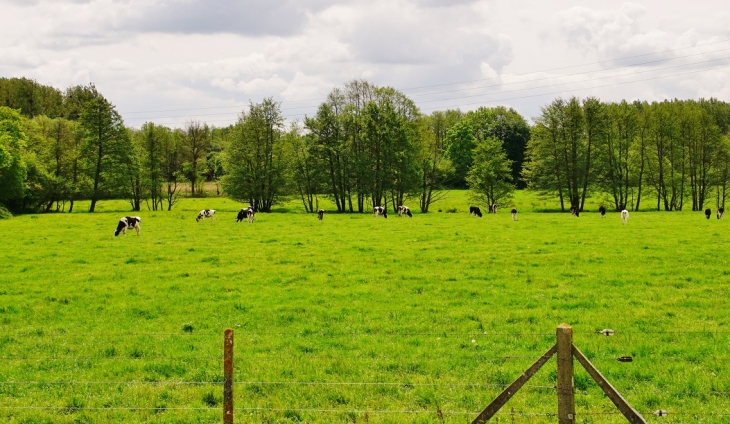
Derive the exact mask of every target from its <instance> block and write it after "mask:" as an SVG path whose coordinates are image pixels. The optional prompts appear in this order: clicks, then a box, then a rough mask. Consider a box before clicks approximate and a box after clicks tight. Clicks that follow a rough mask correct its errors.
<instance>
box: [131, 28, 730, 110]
mask: <svg viewBox="0 0 730 424" xmlns="http://www.w3.org/2000/svg"><path fill="white" fill-rule="evenodd" d="M728 41H730V39H725V40H720V41H713V42H710V43H703V44H697V45H696V46H690V47H680V48H676V49H668V50H661V51H658V52H653V53H645V54H639V55H634V56H624V57H619V58H613V59H606V60H600V61H597V62H589V63H583V64H578V65H569V66H562V67H557V68H549V69H543V70H538V71H532V72H526V73H522V74H515V75H511V76H510V77H519V76H525V75H532V74H537V73H541V72H550V71H558V70H562V69H570V68H578V67H582V66H589V65H597V64H601V63H608V62H617V61H621V60H626V59H634V58H637V57H646V56H653V55H657V54H662V53H668V52H673V51H677V50H687V49H694V48H697V47H703V46H709V45H713V44H720V43H725V42H728ZM718 51H723V50H718ZM713 52H714V51H710V52H704V53H697V54H695V55H700V54H707V53H713ZM695 55H688V56H680V57H676V58H669V59H663V60H673V59H679V58H681V57H689V56H695ZM647 63H652V62H647ZM639 65H641V64H634V65H626V66H624V67H630V66H639ZM618 68H621V67H618ZM610 69H617V68H609V69H607V70H610ZM599 71H604V70H599ZM495 79H497V78H481V79H476V80H467V81H457V82H450V83H444V84H435V85H424V86H420V87H409V88H404V89H402V90H401V91H409V90H420V89H423V88H433V87H443V86H447V85H458V84H468V83H472V82H480V81H490V80H495ZM457 91H458V90H457ZM325 99H326V97H319V98H312V99H300V100H287V101H283V102H282V103H294V102H310V101H321V100H325ZM245 106H247V105H246V104H241V105H232V106H211V107H202V108H185V109H166V110H146V111H132V112H123V113H124V114H135V113H154V112H179V111H184V110H206V109H223V108H233V107H245Z"/></svg>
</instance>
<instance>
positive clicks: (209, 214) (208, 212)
mask: <svg viewBox="0 0 730 424" xmlns="http://www.w3.org/2000/svg"><path fill="white" fill-rule="evenodd" d="M214 217H215V211H214V210H213V209H203V210H202V211H200V212H198V217H197V218H195V222H199V221H200V220H201V219H203V220H204V219H205V218H210V223H211V224H212V223H213V219H214Z"/></svg>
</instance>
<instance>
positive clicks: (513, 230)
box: [0, 192, 730, 423]
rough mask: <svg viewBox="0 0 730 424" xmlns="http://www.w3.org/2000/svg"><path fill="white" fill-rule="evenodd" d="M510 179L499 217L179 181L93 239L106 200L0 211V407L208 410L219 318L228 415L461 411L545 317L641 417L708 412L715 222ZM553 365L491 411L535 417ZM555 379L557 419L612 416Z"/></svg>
mask: <svg viewBox="0 0 730 424" xmlns="http://www.w3.org/2000/svg"><path fill="white" fill-rule="evenodd" d="M520 196H521V197H520ZM526 196H527V195H526V194H523V193H520V194H519V195H518V198H517V204H518V208H519V209H520V213H519V218H518V221H516V222H513V221H512V218H511V216H510V213H509V210H508V209H505V208H502V209H501V210H500V211H499V212H498V213H497V214H496V215H490V214H486V209H485V208H483V209H482V210H483V211H484V212H485V214H484V217H483V218H481V219H480V218H475V217H469V215H468V205H469V202H468V201H467V200H466V198H465V196H464V193H462V192H452V193H451V194H450V197H449V199H447V200H446V201H444V202H442V203H439V204H436V205H435V207H434V208H433V211H434V212H432V213H429V214H425V215H422V214H420V213H418V212H417V208H416V207H415V206H416V204H415V202H412V204H411V205H410V206H411V209H412V210H413V212H414V217H413V218H412V219H409V218H398V217H397V215H396V214H393V213H391V214H389V218H388V219H383V218H374V217H373V216H372V215H370V214H363V215H357V214H355V215H349V214H341V215H338V214H335V213H327V214H326V215H325V216H324V220H323V221H318V220H317V218H316V215H315V214H309V215H307V214H304V213H302V211H301V208H300V207H298V206H297V204H296V203H291V205H288V206H287V207H286V208H280V209H279V210H278V212H277V213H271V214H262V213H259V214H257V215H256V222H255V223H254V224H253V225H249V224H248V223H246V222H243V223H238V224H236V223H235V222H234V221H235V217H236V212H237V211H238V209H239V208H240V207H242V205H241V204H239V203H236V202H233V201H232V200H229V199H221V198H209V199H183V200H181V201H180V203H179V205H178V206H177V207H176V208H175V209H174V210H173V211H171V212H150V211H142V212H140V213H134V214H133V215H140V216H141V217H142V223H141V227H142V233H141V236H140V237H137V236H136V235H134V231H128V235H127V236H126V237H125V236H119V237H117V238H114V237H113V234H112V233H113V231H114V229H115V227H116V224H117V221H118V220H119V218H120V217H122V216H125V215H130V214H132V213H130V212H128V211H127V205H126V204H125V203H124V202H121V201H114V202H112V201H109V202H101V203H100V205H99V206H100V207H99V212H97V213H94V214H87V213H73V214H46V215H24V216H18V217H15V218H13V219H10V220H3V221H0V245H2V252H3V253H2V255H0V270H1V271H0V357H1V358H2V360H0V421H3V422H11V423H46V422H48V423H71V422H74V423H75V422H82V423H97V422H98V423H101V422H155V423H157V422H159V423H163V422H165V423H167V422H220V420H221V415H222V413H221V405H220V402H221V397H222V387H221V385H220V382H221V381H222V360H221V359H222V345H223V337H222V335H223V330H224V329H225V328H228V327H230V328H233V329H234V330H235V331H236V333H235V341H236V354H235V368H236V369H235V381H236V386H235V403H236V422H242V423H243V422H246V423H248V422H251V423H254V422H255V423H261V422H266V423H274V422H311V423H329V422H358V423H361V422H370V423H412V422H416V423H440V422H447V423H466V422H470V420H471V419H472V418H473V417H474V416H475V415H476V413H478V411H481V409H482V408H483V407H484V406H486V405H487V404H488V403H489V402H490V401H491V400H492V399H493V398H494V397H495V396H496V395H497V394H498V393H499V391H500V390H501V387H502V385H504V384H508V383H510V382H511V381H512V380H513V379H514V378H516V377H517V376H518V375H519V374H520V373H522V372H523V371H524V370H525V369H526V368H527V367H528V366H529V365H530V364H532V362H534V361H535V360H536V359H537V357H538V356H540V355H541V354H542V353H543V352H544V351H545V350H547V349H548V348H549V347H550V346H552V344H553V343H554V340H555V327H556V326H557V325H559V324H561V323H563V322H565V323H569V324H571V325H572V326H573V328H574V331H575V344H576V345H577V346H578V347H579V348H580V349H581V350H582V351H583V352H584V353H585V354H586V355H587V356H588V357H589V358H590V359H591V360H592V361H593V363H594V364H595V365H596V366H597V367H598V369H599V370H601V372H602V373H603V374H604V375H605V376H606V377H607V378H608V379H609V380H610V381H611V382H612V383H613V385H614V386H615V387H616V388H617V389H618V390H619V391H620V392H621V393H622V394H623V395H624V397H625V398H626V399H627V400H628V401H629V402H630V403H631V404H632V405H633V406H634V407H635V408H636V409H637V410H639V411H640V412H641V413H642V414H643V415H644V417H645V418H647V419H648V420H649V421H650V422H662V423H668V422H672V423H680V422H704V423H719V422H728V421H729V420H730V352H729V348H730V301H729V298H728V296H730V287H729V286H728V280H729V279H730V267H728V254H729V253H730V245H729V242H728V240H729V237H728V236H729V235H730V221H728V220H727V219H725V220H720V221H718V220H717V219H715V218H714V216H713V218H712V219H711V220H706V219H705V218H704V216H703V214H702V213H701V212H681V213H666V212H637V213H634V212H632V213H631V217H630V219H629V223H628V225H626V226H623V225H621V219H620V217H619V214H618V213H616V212H609V213H608V215H607V216H606V218H604V219H601V218H600V217H599V215H598V213H597V212H594V213H589V212H586V213H582V214H581V216H580V218H573V217H571V216H570V214H568V213H537V212H534V211H533V209H539V208H540V207H541V204H540V203H539V202H538V201H537V200H534V199H532V200H531V199H527V197H526ZM521 203H522V204H530V205H531V206H530V207H524V206H523V207H520V206H519V205H520V204H521ZM204 208H210V209H216V211H217V212H216V221H215V223H213V224H211V223H210V221H209V220H205V221H204V222H200V223H196V222H195V216H196V214H197V212H198V211H199V210H201V209H204ZM325 208H326V207H325ZM449 208H458V213H446V210H447V209H449ZM438 209H442V210H443V212H437V210H438ZM78 210H83V205H79V207H78ZM592 210H597V206H596V207H595V208H593V209H592ZM604 328H610V329H614V330H615V331H616V334H615V336H613V337H605V336H601V335H597V334H596V332H597V331H599V330H601V329H604ZM623 355H631V356H633V358H634V360H633V362H630V363H622V362H618V361H617V360H616V358H617V357H619V356H623ZM555 379H556V372H555V359H552V360H551V361H550V362H548V364H547V365H546V366H545V367H544V368H543V369H542V370H541V371H540V372H539V373H538V374H537V375H536V376H535V377H534V378H533V379H532V380H530V382H529V383H528V385H529V387H525V388H523V389H522V390H521V391H520V392H519V393H518V394H517V395H516V396H515V397H514V398H513V399H512V400H511V401H510V402H509V403H508V404H507V406H506V407H505V408H504V409H503V411H502V412H503V413H504V415H500V416H499V419H498V422H531V423H543V422H555V420H556V419H555V418H554V417H551V416H546V415H541V414H553V413H555V412H556V410H557V409H556V404H557V401H556V393H555V389H554V387H553V386H554V385H555ZM295 382H296V383H299V384H292V383H295ZM302 383H307V384H302ZM321 383H327V384H321ZM575 384H576V409H577V422H581V423H613V422H616V423H619V422H625V420H624V419H623V418H622V417H621V416H619V415H617V414H616V413H617V410H616V409H615V408H614V407H613V405H612V404H611V402H610V401H609V400H608V399H607V398H606V397H605V396H604V395H603V393H602V392H601V390H600V388H599V387H598V386H597V385H596V384H594V383H593V381H592V380H591V379H590V378H589V377H588V375H587V373H585V372H584V371H583V370H582V368H580V367H579V366H578V364H577V363H576V377H575ZM134 408H139V409H134ZM657 409H665V410H668V411H669V412H670V414H671V413H674V415H670V416H668V417H664V418H656V417H654V416H653V415H651V412H653V411H655V410H657ZM511 411H514V415H510V412H511Z"/></svg>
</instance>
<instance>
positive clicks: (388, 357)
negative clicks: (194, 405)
mask: <svg viewBox="0 0 730 424" xmlns="http://www.w3.org/2000/svg"><path fill="white" fill-rule="evenodd" d="M540 357H541V356H536V355H504V356H483V355H475V356H469V355H457V354H442V355H437V356H420V355H395V356H394V355H367V354H365V355H313V354H306V353H304V354H300V355H286V354H241V353H237V354H236V359H237V360H242V361H245V360H250V359H260V358H266V359H286V358H291V359H332V360H340V359H375V360H395V359H414V358H416V359H419V360H438V359H441V358H460V359H468V360H480V361H483V360H493V361H498V360H512V359H532V360H537V359H538V358H540ZM614 359H615V358H614ZM728 359H730V358H728ZM0 360H7V361H66V360H67V361H75V360H77V361H94V360H102V361H140V362H142V361H144V360H169V361H183V360H201V361H222V360H223V356H222V355H221V356H164V355H153V356H150V355H143V356H140V357H122V356H112V357H108V356H28V357H24V356H17V355H16V356H4V357H0Z"/></svg>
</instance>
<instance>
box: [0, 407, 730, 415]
mask: <svg viewBox="0 0 730 424" xmlns="http://www.w3.org/2000/svg"><path fill="white" fill-rule="evenodd" d="M0 409H2V410H47V411H54V410H56V411H219V410H220V408H218V407H166V406H158V407H146V406H100V407H93V406H83V407H75V406H5V405H0ZM234 410H235V411H250V412H303V413H326V414H331V413H334V414H404V415H405V414H441V415H477V414H479V413H480V412H481V411H448V410H446V411H444V410H440V409H438V410H413V409H400V410H398V409H318V408H272V407H234ZM665 413H666V415H695V416H701V415H705V416H730V413H726V412H714V411H666V412H665ZM620 414H621V412H620V411H600V412H597V411H576V413H575V415H576V416H578V415H620ZM642 414H643V415H647V416H648V415H653V414H654V411H644V412H642ZM495 415H505V416H532V417H555V416H557V415H558V414H557V413H551V412H517V411H510V412H497V413H496V414H495Z"/></svg>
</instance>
